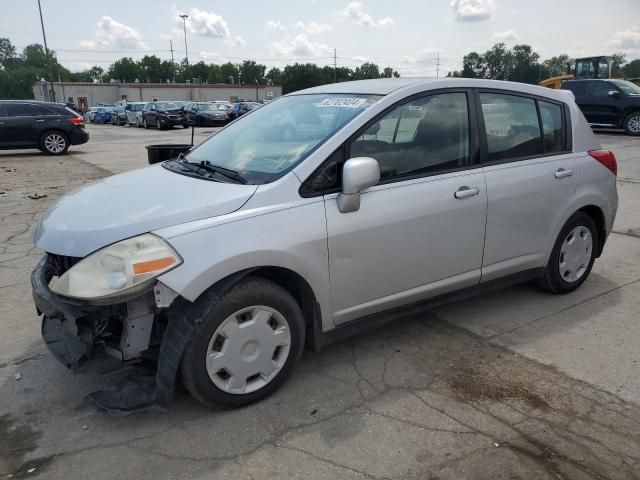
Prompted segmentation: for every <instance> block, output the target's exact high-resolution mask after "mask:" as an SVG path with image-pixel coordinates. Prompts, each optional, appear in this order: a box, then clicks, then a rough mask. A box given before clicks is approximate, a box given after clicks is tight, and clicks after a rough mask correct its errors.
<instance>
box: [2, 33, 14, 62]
mask: <svg viewBox="0 0 640 480" xmlns="http://www.w3.org/2000/svg"><path fill="white" fill-rule="evenodd" d="M15 57H16V47H14V46H13V44H12V43H11V41H10V40H9V39H8V38H2V37H0V67H5V66H6V63H7V62H8V61H9V60H10V59H13V58H15Z"/></svg>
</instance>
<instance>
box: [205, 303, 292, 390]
mask: <svg viewBox="0 0 640 480" xmlns="http://www.w3.org/2000/svg"><path fill="white" fill-rule="evenodd" d="M290 346H291V332H290V330H289V324H288V323H287V321H286V320H285V318H284V317H283V316H282V314H281V313H280V312H278V311H277V310H275V309H273V308H271V307H266V306H263V305H259V306H253V307H248V308H243V309H242V310H238V311H237V312H235V313H234V314H232V315H230V316H229V317H227V318H226V319H225V320H224V321H223V322H222V323H221V324H220V326H219V327H218V328H217V329H216V331H215V333H214V334H213V336H212V337H211V340H210V341H209V347H208V348H207V358H206V362H207V373H208V374H209V378H210V379H211V381H212V382H213V383H214V385H215V386H216V387H218V388H219V389H220V390H222V391H224V392H227V393H232V394H243V393H251V392H255V391H256V390H259V389H261V388H263V387H264V386H265V385H266V384H268V383H269V382H270V381H272V380H273V379H274V378H275V377H276V376H277V375H278V372H280V370H281V369H282V367H283V366H284V364H285V362H286V361H287V358H288V357H289V350H290Z"/></svg>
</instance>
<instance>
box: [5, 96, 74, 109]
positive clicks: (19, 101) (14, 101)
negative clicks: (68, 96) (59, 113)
mask: <svg viewBox="0 0 640 480" xmlns="http://www.w3.org/2000/svg"><path fill="white" fill-rule="evenodd" d="M0 103H37V104H38V105H48V106H53V107H65V106H66V103H64V102H43V101H42V100H29V99H28V98H27V99H24V100H0Z"/></svg>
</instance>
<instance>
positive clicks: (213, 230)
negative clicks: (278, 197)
mask: <svg viewBox="0 0 640 480" xmlns="http://www.w3.org/2000/svg"><path fill="white" fill-rule="evenodd" d="M168 241H169V242H170V243H171V245H172V246H173V248H175V249H176V251H177V252H178V253H179V254H180V255H181V256H182V258H183V260H184V263H183V264H182V265H181V266H180V267H178V268H176V269H174V270H172V271H170V272H168V273H166V274H164V275H162V276H161V277H160V278H159V280H160V281H161V282H162V283H163V284H165V285H166V286H168V287H169V288H171V289H172V290H174V291H176V292H177V293H179V294H180V295H181V296H183V297H184V298H186V299H187V300H190V301H192V302H193V301H195V300H196V299H197V298H198V297H199V296H200V295H201V294H202V293H203V292H204V291H205V290H206V289H207V288H209V287H210V286H212V285H214V284H216V283H217V282H219V281H220V280H223V279H225V278H227V277H228V276H230V275H233V274H236V273H237V272H240V271H243V270H247V269H254V268H257V267H281V268H286V269H288V270H291V271H293V272H295V273H297V274H298V275H300V276H301V277H302V278H304V279H305V280H306V281H307V283H308V284H309V286H310V287H311V289H312V290H313V293H314V295H315V297H316V300H317V301H318V303H319V304H320V310H321V314H322V318H323V319H324V321H325V322H331V307H330V305H331V304H330V294H329V267H328V265H329V263H328V261H329V259H328V251H327V231H326V223H325V212H324V203H323V202H313V203H307V204H304V205H299V206H296V207H294V208H288V209H285V210H280V211H275V212H270V213H267V214H264V215H258V216H252V217H249V218H244V219H240V220H237V221H233V222H229V223H223V224H220V225H215V226H212V227H210V228H205V229H201V230H196V231H193V232H189V233H185V234H184V235H179V236H175V237H172V238H169V239H168ZM323 327H324V328H325V329H326V328H327V327H330V325H323Z"/></svg>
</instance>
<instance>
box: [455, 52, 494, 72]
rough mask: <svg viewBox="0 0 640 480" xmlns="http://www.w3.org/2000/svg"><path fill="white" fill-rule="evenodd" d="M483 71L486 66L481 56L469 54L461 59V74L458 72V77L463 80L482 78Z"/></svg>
mask: <svg viewBox="0 0 640 480" xmlns="http://www.w3.org/2000/svg"><path fill="white" fill-rule="evenodd" d="M485 70H486V66H485V64H484V58H483V57H482V55H480V54H479V53H476V52H471V53H468V54H466V55H465V56H464V58H463V59H462V72H459V76H461V77H464V78H484V77H485ZM456 73H457V72H456ZM453 76H455V75H453Z"/></svg>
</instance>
